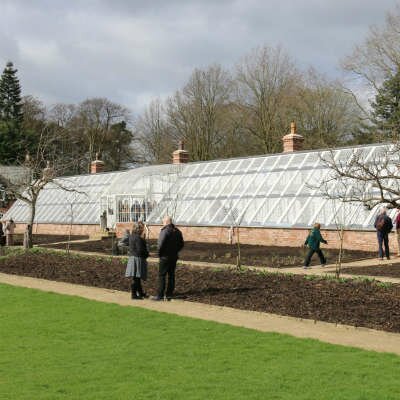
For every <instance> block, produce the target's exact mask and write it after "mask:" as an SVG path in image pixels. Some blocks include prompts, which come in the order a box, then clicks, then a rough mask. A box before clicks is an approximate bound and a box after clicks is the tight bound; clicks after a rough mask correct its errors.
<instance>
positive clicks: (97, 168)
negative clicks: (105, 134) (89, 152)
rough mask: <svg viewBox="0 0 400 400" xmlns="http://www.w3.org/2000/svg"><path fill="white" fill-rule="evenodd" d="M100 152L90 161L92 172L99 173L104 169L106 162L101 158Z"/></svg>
mask: <svg viewBox="0 0 400 400" xmlns="http://www.w3.org/2000/svg"><path fill="white" fill-rule="evenodd" d="M99 157H100V154H99V153H96V159H95V160H94V161H92V162H91V163H90V173H91V174H98V173H99V172H103V170H104V162H103V161H101V160H99Z"/></svg>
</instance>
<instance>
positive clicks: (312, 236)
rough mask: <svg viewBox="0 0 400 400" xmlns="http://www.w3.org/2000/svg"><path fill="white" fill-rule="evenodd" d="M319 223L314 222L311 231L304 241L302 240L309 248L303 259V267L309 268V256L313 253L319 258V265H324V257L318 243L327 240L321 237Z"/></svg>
mask: <svg viewBox="0 0 400 400" xmlns="http://www.w3.org/2000/svg"><path fill="white" fill-rule="evenodd" d="M320 229H321V224H319V223H315V224H314V227H313V228H312V229H311V232H310V233H309V235H308V236H307V239H306V241H305V242H304V246H308V247H309V250H308V253H307V256H306V259H305V260H304V269H307V268H310V262H311V257H312V256H313V254H314V253H317V254H318V257H319V260H320V262H321V267H325V265H326V258H325V256H324V254H323V253H322V251H321V249H320V244H321V242H322V243H325V244H328V242H327V241H326V240H325V239H324V238H323V237H322V235H321V232H320Z"/></svg>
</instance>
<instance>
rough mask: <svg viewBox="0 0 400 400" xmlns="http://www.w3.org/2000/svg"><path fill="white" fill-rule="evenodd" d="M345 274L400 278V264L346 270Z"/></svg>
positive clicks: (343, 270)
mask: <svg viewBox="0 0 400 400" xmlns="http://www.w3.org/2000/svg"><path fill="white" fill-rule="evenodd" d="M342 272H343V273H344V274H354V275H370V276H388V277H392V278H400V263H399V262H397V263H393V264H391V265H388V264H383V265H368V266H366V267H357V268H344V269H342Z"/></svg>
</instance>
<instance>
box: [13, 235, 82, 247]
mask: <svg viewBox="0 0 400 400" xmlns="http://www.w3.org/2000/svg"><path fill="white" fill-rule="evenodd" d="M84 239H89V236H84V235H74V236H71V242H72V241H74V240H84ZM67 240H68V235H44V234H33V244H34V245H43V244H51V243H57V242H66V241H67ZM22 243H23V235H22V234H19V235H15V238H14V244H15V245H17V246H18V245H22ZM64 248H65V245H64Z"/></svg>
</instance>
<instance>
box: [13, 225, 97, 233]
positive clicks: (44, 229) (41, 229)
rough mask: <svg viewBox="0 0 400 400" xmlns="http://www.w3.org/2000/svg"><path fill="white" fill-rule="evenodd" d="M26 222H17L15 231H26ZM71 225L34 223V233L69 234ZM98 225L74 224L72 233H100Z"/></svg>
mask: <svg viewBox="0 0 400 400" xmlns="http://www.w3.org/2000/svg"><path fill="white" fill-rule="evenodd" d="M25 227H26V224H20V223H17V226H16V229H15V232H16V233H22V232H24V230H25ZM69 230H70V225H68V224H34V225H33V233H34V234H35V233H38V234H46V235H68V234H69ZM100 232H101V229H100V226H98V225H72V230H71V235H94V234H96V233H100Z"/></svg>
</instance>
